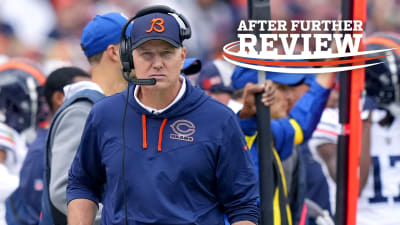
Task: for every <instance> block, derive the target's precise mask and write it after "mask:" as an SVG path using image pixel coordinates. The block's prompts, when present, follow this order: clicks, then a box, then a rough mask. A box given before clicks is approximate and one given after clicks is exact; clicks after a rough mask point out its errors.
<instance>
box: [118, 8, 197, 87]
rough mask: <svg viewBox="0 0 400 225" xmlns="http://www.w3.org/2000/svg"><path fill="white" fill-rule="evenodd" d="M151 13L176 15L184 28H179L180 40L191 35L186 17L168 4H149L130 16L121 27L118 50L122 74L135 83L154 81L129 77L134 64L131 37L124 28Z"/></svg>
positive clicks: (153, 82) (150, 83)
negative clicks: (149, 5)
mask: <svg viewBox="0 0 400 225" xmlns="http://www.w3.org/2000/svg"><path fill="white" fill-rule="evenodd" d="M151 13H165V14H175V15H177V16H178V17H179V18H180V20H182V22H183V24H184V25H185V28H182V27H180V29H179V38H180V40H181V41H183V40H185V39H189V38H190V37H191V36H192V29H191V27H190V24H189V22H188V21H187V20H186V18H185V17H184V16H183V15H182V14H179V13H177V12H176V11H175V10H174V9H171V8H170V7H168V6H163V5H157V6H151V7H148V8H144V9H142V10H140V11H138V12H137V13H136V15H135V16H133V17H132V18H130V19H129V20H128V21H127V22H126V23H125V25H124V27H123V29H122V32H121V40H120V52H119V53H120V54H119V55H120V58H121V64H122V76H123V77H124V79H125V80H126V81H128V82H130V83H133V84H135V85H154V84H155V83H156V81H155V79H137V78H130V77H129V74H130V72H131V71H132V70H133V69H134V68H135V66H134V64H133V57H132V43H131V39H130V38H129V37H127V35H126V30H127V29H128V27H129V25H130V24H131V22H132V21H134V20H135V19H137V18H139V17H142V16H145V15H148V14H151Z"/></svg>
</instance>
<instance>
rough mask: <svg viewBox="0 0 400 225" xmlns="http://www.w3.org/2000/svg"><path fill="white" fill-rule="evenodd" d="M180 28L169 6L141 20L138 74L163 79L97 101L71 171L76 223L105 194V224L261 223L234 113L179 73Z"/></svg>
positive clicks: (85, 219) (71, 210)
mask: <svg viewBox="0 0 400 225" xmlns="http://www.w3.org/2000/svg"><path fill="white" fill-rule="evenodd" d="M180 29H181V28H180V26H179V24H178V21H177V19H175V17H173V16H172V15H170V14H166V13H158V12H157V13H150V14H147V15H143V16H141V17H139V18H137V19H135V21H134V23H133V26H132V30H131V36H130V40H129V41H130V42H131V45H132V49H133V61H134V65H135V72H136V77H137V78H139V79H143V78H146V79H148V78H154V79H155V80H156V84H155V85H153V86H143V85H142V86H136V85H131V86H129V87H128V89H127V90H125V91H124V92H122V93H120V94H117V95H114V96H111V97H108V98H106V99H103V100H102V101H100V102H98V103H97V104H96V105H95V106H94V107H93V109H92V111H91V113H90V115H89V117H88V120H87V122H86V126H85V129H84V132H83V136H82V141H81V144H80V147H79V149H78V153H77V155H76V158H75V160H74V162H73V164H72V166H71V169H70V172H69V181H68V182H69V183H68V187H67V201H68V222H69V224H71V225H75V224H92V222H93V219H94V216H95V213H96V211H97V205H98V203H99V202H101V203H103V211H102V224H132V225H133V224H135V225H138V224H188V225H189V224H199V225H220V224H221V225H222V224H224V215H227V217H228V220H229V222H230V223H231V224H233V225H254V224H256V223H257V222H258V217H259V208H258V206H257V203H256V199H257V197H258V194H257V187H258V183H257V175H256V170H255V167H254V164H253V162H252V160H251V156H250V154H249V151H248V148H247V145H246V141H245V139H244V136H243V133H242V132H241V129H240V127H239V124H238V122H237V119H236V115H235V114H234V113H233V112H232V111H231V110H230V109H229V108H227V107H226V106H224V105H223V104H221V103H219V102H217V101H215V100H213V99H212V98H210V97H209V96H208V95H206V94H205V93H204V92H203V91H201V90H200V89H198V88H194V87H193V86H192V85H191V84H190V82H189V81H188V80H187V79H186V78H185V77H184V76H181V75H180V71H181V68H182V66H183V62H184V60H185V56H186V50H185V48H183V47H182V40H183V39H182V38H181V37H180V35H179V33H180ZM125 110H126V111H125ZM124 111H125V112H126V115H124Z"/></svg>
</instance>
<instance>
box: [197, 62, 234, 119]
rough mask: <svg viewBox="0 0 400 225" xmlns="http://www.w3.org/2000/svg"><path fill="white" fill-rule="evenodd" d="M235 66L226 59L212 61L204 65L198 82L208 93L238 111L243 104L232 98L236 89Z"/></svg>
mask: <svg viewBox="0 0 400 225" xmlns="http://www.w3.org/2000/svg"><path fill="white" fill-rule="evenodd" d="M234 68H235V66H234V65H233V64H230V63H228V62H226V61H224V60H214V61H210V62H208V63H206V64H205V65H204V66H203V68H202V70H201V72H200V75H199V77H198V80H197V82H196V83H197V85H198V86H200V88H201V89H203V90H204V91H205V92H206V93H207V94H209V95H211V97H213V98H215V99H216V100H218V101H219V102H221V103H223V104H225V105H227V106H228V107H229V108H231V109H232V110H233V111H234V112H235V113H236V112H238V111H239V110H240V109H241V108H242V104H240V103H239V102H237V101H235V100H233V99H232V95H233V92H234V91H235V89H234V88H233V87H232V84H231V83H232V81H231V76H232V74H233V70H234Z"/></svg>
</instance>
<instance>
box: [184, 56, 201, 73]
mask: <svg viewBox="0 0 400 225" xmlns="http://www.w3.org/2000/svg"><path fill="white" fill-rule="evenodd" d="M200 70H201V61H200V59H197V58H186V59H185V62H184V63H183V67H182V70H181V73H183V74H185V75H192V74H196V73H198V72H200Z"/></svg>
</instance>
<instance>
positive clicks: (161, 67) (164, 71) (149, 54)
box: [133, 40, 186, 89]
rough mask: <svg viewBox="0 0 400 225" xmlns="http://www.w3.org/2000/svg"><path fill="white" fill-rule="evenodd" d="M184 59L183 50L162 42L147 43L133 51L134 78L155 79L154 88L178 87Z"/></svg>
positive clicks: (152, 41) (184, 52)
mask: <svg viewBox="0 0 400 225" xmlns="http://www.w3.org/2000/svg"><path fill="white" fill-rule="evenodd" d="M185 57H186V49H185V48H175V47H174V46H172V45H170V44H169V43H168V42H165V41H162V40H151V41H147V42H145V43H143V44H142V45H140V46H139V47H137V48H136V49H135V50H134V51H133V62H134V64H135V72H136V77H137V78H139V79H145V78H154V79H156V80H157V83H156V85H155V86H153V87H154V88H159V89H166V88H174V87H180V82H179V76H180V73H181V69H182V67H183V63H184V61H185ZM153 87H149V88H153Z"/></svg>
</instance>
